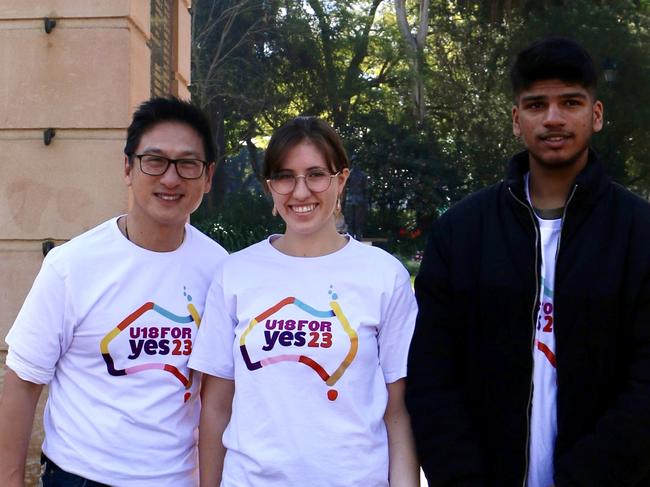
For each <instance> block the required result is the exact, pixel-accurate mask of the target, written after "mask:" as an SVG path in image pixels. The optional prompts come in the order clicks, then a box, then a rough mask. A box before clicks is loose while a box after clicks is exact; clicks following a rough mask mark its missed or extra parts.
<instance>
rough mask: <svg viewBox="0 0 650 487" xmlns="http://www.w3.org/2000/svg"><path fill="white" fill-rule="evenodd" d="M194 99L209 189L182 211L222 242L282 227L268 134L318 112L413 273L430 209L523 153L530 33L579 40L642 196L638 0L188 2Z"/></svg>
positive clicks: (646, 184)
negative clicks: (513, 87)
mask: <svg viewBox="0 0 650 487" xmlns="http://www.w3.org/2000/svg"><path fill="white" fill-rule="evenodd" d="M192 8H193V24H194V25H193V36H194V39H193V59H192V85H191V90H192V94H193V97H194V100H195V101H197V102H198V103H199V104H200V105H201V106H203V107H204V108H205V109H206V110H207V111H208V112H209V113H210V116H211V118H212V122H213V125H214V137H215V141H216V143H217V148H218V169H217V174H216V177H215V180H214V185H213V190H212V192H211V193H210V194H209V195H208V196H207V198H206V199H207V201H206V202H205V203H204V205H203V206H202V208H201V210H200V211H199V213H198V214H197V215H196V217H195V218H194V222H195V223H196V224H197V225H198V226H199V227H200V228H201V229H203V230H204V231H206V232H207V233H208V234H210V235H211V236H213V237H214V238H216V239H217V240H218V241H219V242H221V243H222V244H223V245H224V246H225V247H226V248H227V249H228V250H230V251H234V250H238V249H240V248H243V247H245V246H247V245H250V244H251V243H253V242H256V241H258V240H260V239H262V238H264V237H265V236H266V235H267V234H269V233H273V232H281V231H282V225H281V221H279V220H278V219H277V218H275V219H274V218H273V217H271V204H270V200H269V198H268V197H267V196H266V195H265V194H264V192H263V191H262V188H261V186H260V184H259V183H258V182H257V178H256V174H257V173H258V172H259V169H260V165H261V160H262V158H263V151H264V147H265V145H266V143H267V141H268V138H269V136H270V134H271V133H272V132H273V130H274V129H276V128H277V127H279V126H280V125H282V123H284V122H285V121H286V120H288V119H289V118H291V117H294V116H296V115H303V114H308V115H316V116H319V117H322V118H324V119H326V120H328V121H329V122H330V123H331V124H332V125H333V126H334V127H335V128H336V129H337V130H338V132H339V133H340V134H341V136H342V137H343V139H344V141H345V144H346V147H347V150H348V152H349V154H350V155H352V156H353V158H354V161H353V162H354V163H353V170H354V169H357V170H359V171H363V172H364V173H365V174H366V176H367V182H368V215H367V218H366V222H365V228H364V236H366V237H369V238H373V239H375V243H379V244H380V245H382V246H384V247H385V248H386V249H387V250H389V251H390V252H392V253H394V254H396V255H398V256H399V257H400V258H402V260H403V262H405V264H406V265H407V266H408V267H409V269H410V270H411V271H412V272H415V271H416V270H417V266H418V262H419V258H420V256H421V253H422V250H423V248H424V244H425V241H426V235H427V230H428V228H429V225H430V224H431V222H432V220H433V219H434V218H435V217H436V216H437V215H439V214H440V213H441V212H444V211H445V210H446V209H447V208H448V207H449V206H450V205H452V204H453V203H454V202H456V201H458V200H459V199H460V198H462V197H463V196H465V195H466V194H468V193H469V192H471V191H474V190H476V189H478V188H481V187H483V186H485V185H488V184H491V183H494V182H496V181H498V180H499V179H500V178H501V177H502V174H503V171H504V167H505V163H506V160H507V158H508V157H509V156H510V155H511V154H513V153H514V152H515V151H517V150H519V149H521V146H520V143H519V141H518V140H516V139H515V138H514V137H513V135H512V132H511V122H510V113H511V107H512V96H511V94H510V93H509V86H508V76H507V70H508V65H509V62H510V60H511V59H512V56H513V54H514V53H515V52H517V51H518V50H519V49H521V48H522V47H524V46H525V45H526V44H528V43H529V42H530V41H531V40H533V39H536V38H539V37H541V36H546V35H565V36H569V37H573V38H575V39H577V40H579V41H580V42H582V43H584V44H585V45H586V46H587V48H588V49H589V50H590V52H591V53H592V55H593V57H594V59H595V62H596V64H597V66H598V68H599V70H600V80H599V97H600V99H601V100H603V102H604V104H605V116H606V126H605V128H604V130H603V131H602V132H601V133H600V134H598V135H597V136H596V137H595V138H594V141H593V144H594V147H595V148H596V149H597V151H598V152H599V153H600V155H601V156H602V157H603V158H604V161H605V163H606V165H607V169H608V171H609V173H610V174H611V175H612V177H613V178H614V179H615V180H617V181H619V182H620V183H621V184H623V185H625V186H627V187H629V188H631V189H632V190H634V191H636V192H638V193H639V194H641V195H642V196H644V197H646V198H648V197H649V196H650V171H649V168H650V166H649V163H648V160H647V158H646V155H647V154H648V153H649V150H648V149H649V147H648V145H649V144H650V137H649V136H648V135H649V134H648V130H649V128H650V103H649V102H650V100H649V97H650V89H648V87H650V70H649V67H650V65H649V62H648V60H649V57H648V53H649V52H650V51H649V49H650V37H649V30H648V29H649V27H650V22H649V21H650V15H649V14H650V2H648V1H646V0H636V1H634V0H611V1H606V0H492V1H476V0H336V1H334V0H195V1H194V2H193V7H192Z"/></svg>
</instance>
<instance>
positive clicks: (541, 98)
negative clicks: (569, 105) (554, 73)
mask: <svg viewBox="0 0 650 487" xmlns="http://www.w3.org/2000/svg"><path fill="white" fill-rule="evenodd" d="M548 98H549V97H548V95H527V96H523V97H522V98H521V101H522V102H530V101H544V100H548ZM560 98H562V99H567V98H581V99H584V100H586V99H587V98H588V96H587V95H586V94H585V93H582V92H580V91H576V92H570V93H562V94H561V95H560Z"/></svg>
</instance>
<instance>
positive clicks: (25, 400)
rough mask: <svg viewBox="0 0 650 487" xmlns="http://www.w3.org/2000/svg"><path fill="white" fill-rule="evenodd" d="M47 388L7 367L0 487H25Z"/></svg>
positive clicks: (0, 423) (0, 403)
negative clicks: (34, 431)
mask: <svg viewBox="0 0 650 487" xmlns="http://www.w3.org/2000/svg"><path fill="white" fill-rule="evenodd" d="M42 389H43V386H42V385H40V384H33V383H31V382H27V381H24V380H22V379H21V378H19V377H18V376H17V375H16V373H15V372H14V371H13V370H11V369H10V368H8V367H7V368H6V374H5V378H4V387H3V390H2V396H1V397H0V485H3V486H5V487H22V486H23V485H24V478H25V460H26V458H27V447H28V446H29V438H30V436H31V432H32V424H33V422H34V412H35V410H36V404H37V403H38V398H39V397H40V395H41V390H42Z"/></svg>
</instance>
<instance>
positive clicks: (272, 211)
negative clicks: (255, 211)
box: [271, 205, 278, 216]
mask: <svg viewBox="0 0 650 487" xmlns="http://www.w3.org/2000/svg"><path fill="white" fill-rule="evenodd" d="M271 215H273V216H278V210H277V208H276V207H275V205H273V209H272V210H271Z"/></svg>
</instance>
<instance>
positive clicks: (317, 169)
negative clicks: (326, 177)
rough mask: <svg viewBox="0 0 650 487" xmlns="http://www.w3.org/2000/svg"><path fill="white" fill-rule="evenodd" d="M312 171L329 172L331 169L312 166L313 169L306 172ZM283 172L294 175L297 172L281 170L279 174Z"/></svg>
mask: <svg viewBox="0 0 650 487" xmlns="http://www.w3.org/2000/svg"><path fill="white" fill-rule="evenodd" d="M310 171H329V168H327V167H323V166H312V167H308V168H307V169H305V172H310ZM282 172H290V173H292V174H294V173H295V171H293V170H291V169H280V170H279V171H278V173H282Z"/></svg>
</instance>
